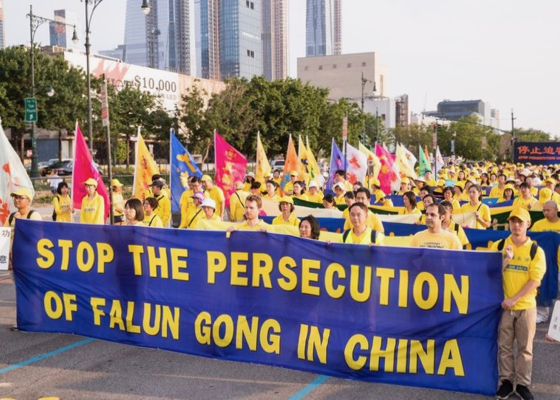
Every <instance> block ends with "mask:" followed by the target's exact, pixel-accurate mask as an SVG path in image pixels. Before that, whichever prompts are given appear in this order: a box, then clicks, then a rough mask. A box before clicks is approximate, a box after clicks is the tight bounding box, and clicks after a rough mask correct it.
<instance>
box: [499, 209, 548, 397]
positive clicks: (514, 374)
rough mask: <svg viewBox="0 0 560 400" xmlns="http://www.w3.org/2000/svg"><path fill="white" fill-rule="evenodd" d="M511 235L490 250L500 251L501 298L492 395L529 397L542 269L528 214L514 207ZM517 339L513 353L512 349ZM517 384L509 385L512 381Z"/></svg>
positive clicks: (542, 255)
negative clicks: (529, 233) (496, 382)
mask: <svg viewBox="0 0 560 400" xmlns="http://www.w3.org/2000/svg"><path fill="white" fill-rule="evenodd" d="M508 222H509V229H510V232H511V235H510V236H509V237H508V238H507V239H502V240H498V241H497V242H495V243H494V244H493V245H492V250H494V251H500V252H501V253H502V271H503V273H502V274H503V290H504V301H503V302H502V304H501V306H502V309H503V313H502V318H501V320H500V325H499V328H498V372H499V379H500V385H499V389H498V391H497V393H496V397H497V398H500V399H505V398H507V397H508V396H509V395H510V394H512V393H513V392H514V391H515V392H517V394H518V395H519V396H520V397H521V398H522V399H532V398H533V395H532V394H531V392H530V390H529V386H530V385H531V375H532V360H533V339H534V337H535V332H536V323H535V322H536V316H537V310H536V305H537V301H536V297H537V288H538V287H539V286H540V284H541V280H542V279H543V276H544V274H545V272H546V259H545V254H544V251H543V249H542V248H540V247H539V246H538V245H537V244H536V242H533V241H532V240H531V239H530V238H529V237H528V236H527V229H529V226H530V225H531V216H530V215H529V212H528V211H527V210H525V209H523V208H515V209H514V210H513V211H512V212H511V214H510V215H509V218H508ZM514 342H517V346H516V347H517V357H516V356H515V353H514ZM514 382H515V383H517V386H516V387H515V390H514V387H513V383H514Z"/></svg>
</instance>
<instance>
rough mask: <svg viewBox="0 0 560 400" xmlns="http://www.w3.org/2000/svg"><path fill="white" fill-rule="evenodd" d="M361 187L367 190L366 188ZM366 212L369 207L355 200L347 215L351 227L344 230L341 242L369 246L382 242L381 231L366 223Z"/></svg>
mask: <svg viewBox="0 0 560 400" xmlns="http://www.w3.org/2000/svg"><path fill="white" fill-rule="evenodd" d="M363 189H365V190H368V189H366V188H363ZM368 192H369V190H368ZM368 213H369V209H368V207H367V206H366V205H365V204H363V203H358V202H356V203H354V204H352V205H351V206H350V211H349V215H350V223H351V225H352V227H351V229H345V230H344V233H343V234H342V237H341V238H340V242H341V243H353V244H366V245H370V246H372V245H373V244H376V245H382V244H383V241H384V235H383V233H381V232H378V231H376V230H374V229H372V228H371V227H369V226H368V224H367V219H368Z"/></svg>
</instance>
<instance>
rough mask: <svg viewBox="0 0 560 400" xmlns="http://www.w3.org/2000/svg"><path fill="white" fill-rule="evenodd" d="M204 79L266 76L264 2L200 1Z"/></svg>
mask: <svg viewBox="0 0 560 400" xmlns="http://www.w3.org/2000/svg"><path fill="white" fill-rule="evenodd" d="M200 32H201V67H202V77H203V78H208V79H225V78H228V77H231V76H238V77H244V78H249V79H250V78H252V77H253V76H255V75H262V74H263V46H262V37H261V36H262V1H261V0H246V1H241V0H201V1H200Z"/></svg>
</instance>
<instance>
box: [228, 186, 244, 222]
mask: <svg viewBox="0 0 560 400" xmlns="http://www.w3.org/2000/svg"><path fill="white" fill-rule="evenodd" d="M247 195H248V193H247V192H244V191H242V190H236V191H235V193H234V194H232V195H231V197H230V198H229V219H230V221H232V222H241V221H243V217H244V215H245V199H246V198H247Z"/></svg>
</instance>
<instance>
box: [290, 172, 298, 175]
mask: <svg viewBox="0 0 560 400" xmlns="http://www.w3.org/2000/svg"><path fill="white" fill-rule="evenodd" d="M290 176H299V173H298V172H297V171H292V172H290Z"/></svg>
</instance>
